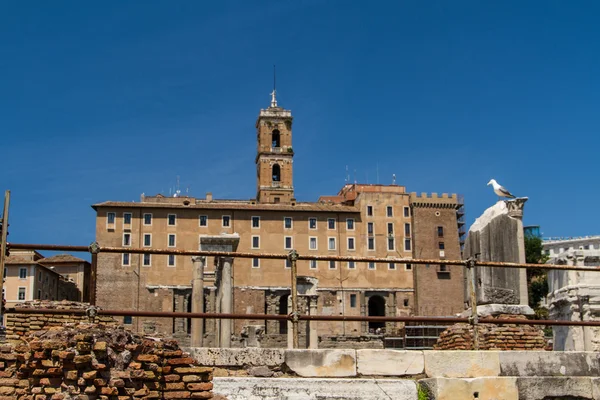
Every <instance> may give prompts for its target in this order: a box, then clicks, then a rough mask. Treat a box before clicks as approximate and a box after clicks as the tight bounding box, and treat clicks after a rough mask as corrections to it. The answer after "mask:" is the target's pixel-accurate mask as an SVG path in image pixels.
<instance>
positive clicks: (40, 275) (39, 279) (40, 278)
mask: <svg viewBox="0 0 600 400" xmlns="http://www.w3.org/2000/svg"><path fill="white" fill-rule="evenodd" d="M4 276H6V273H5V274H4ZM41 281H42V271H40V272H38V282H41Z"/></svg>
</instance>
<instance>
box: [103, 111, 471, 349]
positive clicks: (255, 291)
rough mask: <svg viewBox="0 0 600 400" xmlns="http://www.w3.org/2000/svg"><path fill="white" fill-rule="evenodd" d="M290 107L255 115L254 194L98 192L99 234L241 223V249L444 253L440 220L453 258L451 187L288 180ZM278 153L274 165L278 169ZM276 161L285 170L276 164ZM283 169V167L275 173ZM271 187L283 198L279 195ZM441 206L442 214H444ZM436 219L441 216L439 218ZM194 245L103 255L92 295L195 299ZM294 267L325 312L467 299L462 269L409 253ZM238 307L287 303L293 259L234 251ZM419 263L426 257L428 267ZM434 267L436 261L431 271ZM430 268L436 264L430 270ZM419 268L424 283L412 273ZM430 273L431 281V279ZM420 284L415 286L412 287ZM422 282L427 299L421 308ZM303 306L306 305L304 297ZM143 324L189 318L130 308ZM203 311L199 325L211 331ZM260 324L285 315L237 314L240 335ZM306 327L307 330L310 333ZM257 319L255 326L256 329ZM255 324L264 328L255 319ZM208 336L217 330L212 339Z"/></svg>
mask: <svg viewBox="0 0 600 400" xmlns="http://www.w3.org/2000/svg"><path fill="white" fill-rule="evenodd" d="M291 121H292V117H291V112H289V111H288V110H284V109H282V108H280V107H269V108H268V109H266V110H261V112H260V115H259V118H258V121H257V124H256V130H257V144H258V148H257V156H256V165H257V192H258V194H257V198H256V199H251V200H247V201H243V200H216V199H213V197H212V194H208V195H207V196H206V198H204V199H199V198H192V197H165V196H162V195H157V196H142V199H141V201H140V202H112V201H108V202H104V203H99V204H95V205H94V206H93V207H94V209H95V210H96V211H97V216H96V240H97V241H98V243H99V244H100V245H101V246H114V247H121V246H122V247H136V248H137V247H148V248H153V249H156V248H160V249H163V248H164V249H168V248H176V249H188V250H189V249H198V247H199V243H200V239H201V238H202V237H206V236H218V235H222V234H234V233H236V234H238V235H239V245H238V251H240V252H247V253H256V254H257V256H258V254H259V253H279V254H284V253H288V252H289V251H290V250H291V249H295V250H296V251H297V252H298V253H299V254H300V255H314V256H324V255H331V256H333V255H335V256H361V257H368V256H372V257H381V258H386V257H403V258H411V257H425V255H426V254H428V255H429V254H430V255H431V257H432V258H438V257H439V256H440V253H439V246H440V243H439V242H440V241H439V240H438V238H437V237H436V236H435V235H436V230H435V229H437V227H438V226H439V227H442V228H443V229H444V232H445V235H446V236H445V237H444V240H443V242H444V246H445V248H446V250H445V251H446V255H445V257H447V258H460V238H459V234H458V229H457V227H458V221H457V215H456V213H457V209H458V208H460V206H461V204H460V202H459V200H458V197H457V196H456V195H448V194H442V195H440V196H438V195H437V194H435V193H434V194H431V195H427V194H425V195H420V196H417V195H416V194H410V193H407V192H406V189H405V188H404V187H403V186H399V185H361V184H347V185H345V186H344V187H343V188H342V189H341V190H340V191H339V192H338V194H337V195H335V196H323V197H321V198H320V199H319V201H317V202H297V201H296V200H295V198H294V192H293V181H292V165H293V156H294V153H293V150H292V130H291V126H292V124H291ZM274 163H277V164H278V166H279V169H278V170H277V171H274V170H273V166H274ZM277 172H278V173H279V176H276V175H277ZM275 178H276V179H275ZM275 197H277V198H278V199H277V200H275ZM437 214H440V215H441V216H439V217H438V216H437ZM434 227H435V228H434ZM214 264H215V263H214V258H213V257H207V259H206V267H205V269H204V281H203V285H204V299H205V304H204V310H206V311H207V312H211V311H214V310H216V308H215V307H216V304H215V298H214V296H215V292H214V291H215V290H216V287H215V268H214ZM192 267H193V265H192V260H191V257H184V256H167V255H150V254H106V253H100V254H99V255H98V282H97V303H98V305H100V306H102V307H103V308H106V309H126V310H138V309H139V310H153V311H184V312H186V311H191V304H190V298H191V297H190V296H191V281H192V278H193V276H192V275H193V274H192V271H193V268H192ZM297 267H298V275H299V276H308V277H314V278H317V279H318V281H319V284H318V289H317V298H316V302H317V309H316V313H317V314H321V315H341V314H344V315H372V316H399V315H413V314H425V315H432V314H437V315H440V314H442V315H450V314H453V313H456V312H460V311H462V309H463V303H464V301H463V298H462V292H461V290H460V288H461V287H462V280H463V275H462V271H461V270H460V268H455V269H453V270H452V272H451V273H447V272H445V271H440V272H441V273H438V272H437V269H436V267H435V266H432V267H431V268H429V269H427V271H426V272H423V273H422V274H421V273H420V272H419V275H416V268H415V267H413V266H412V265H411V264H402V265H396V264H393V263H379V264H375V263H367V262H354V263H351V262H331V263H330V262H327V261H315V262H311V261H308V260H300V261H298V263H297ZM232 270H233V286H234V287H233V308H234V309H233V312H235V313H268V314H288V313H289V311H288V307H289V301H288V296H289V294H290V279H291V276H290V268H289V265H288V263H287V261H286V260H271V259H259V258H258V257H257V258H256V259H250V258H239V259H236V260H234V263H233V267H232ZM421 270H424V269H421ZM430 271H434V272H430ZM430 275H431V276H430ZM418 277H421V284H420V285H415V279H417V278H418ZM432 278H433V282H429V281H430V280H432ZM415 288H416V290H417V291H416V292H415ZM419 293H422V296H421V304H422V305H423V306H422V307H419V308H415V303H417V300H416V297H419ZM301 307H302V312H308V308H309V307H306V306H305V305H302V304H301ZM123 322H124V323H126V324H127V326H129V327H131V328H132V329H134V330H137V331H145V332H147V333H150V332H152V331H154V332H158V333H165V334H174V335H175V336H176V337H178V338H179V337H182V338H183V337H184V336H185V335H187V334H188V333H189V329H187V326H189V323H188V325H186V323H184V322H182V321H178V320H176V321H175V322H174V323H173V322H172V321H171V320H170V319H162V320H160V319H152V320H149V319H147V318H133V319H124V321H123ZM213 325H214V321H212V320H207V321H205V322H204V326H205V328H206V329H205V330H204V337H205V338H208V337H209V335H210V334H214V332H215V331H214V329H213V330H212V331H211V327H212V326H213ZM257 325H264V332H262V333H260V332H259V333H258V335H259V336H260V335H262V339H261V340H263V345H268V346H271V345H279V344H281V343H282V341H283V343H285V336H283V337H282V336H281V335H286V330H287V328H286V324H285V322H282V323H281V322H278V321H270V322H264V321H251V320H236V321H235V322H233V335H234V337H235V339H234V342H236V341H237V342H239V343H246V344H247V343H248V339H247V335H248V332H249V329H250V328H246V327H250V326H257ZM316 325H317V331H318V333H319V335H332V336H338V335H351V336H357V337H365V336H366V335H370V334H375V333H378V334H383V333H386V334H396V333H398V332H400V331H401V329H402V327H403V325H402V324H399V323H387V324H384V323H370V324H369V323H361V322H318V323H316ZM304 330H305V327H301V334H302V335H304V334H305V331H304ZM259 331H260V330H259ZM256 332H258V331H256ZM208 340H210V339H208Z"/></svg>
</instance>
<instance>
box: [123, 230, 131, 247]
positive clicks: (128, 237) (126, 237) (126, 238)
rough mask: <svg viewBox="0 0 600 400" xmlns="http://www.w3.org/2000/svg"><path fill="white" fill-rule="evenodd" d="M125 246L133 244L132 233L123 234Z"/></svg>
mask: <svg viewBox="0 0 600 400" xmlns="http://www.w3.org/2000/svg"><path fill="white" fill-rule="evenodd" d="M123 246H131V233H124V234H123Z"/></svg>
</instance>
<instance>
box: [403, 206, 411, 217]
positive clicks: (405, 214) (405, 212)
mask: <svg viewBox="0 0 600 400" xmlns="http://www.w3.org/2000/svg"><path fill="white" fill-rule="evenodd" d="M404 217H405V218H408V217H410V208H408V207H404Z"/></svg>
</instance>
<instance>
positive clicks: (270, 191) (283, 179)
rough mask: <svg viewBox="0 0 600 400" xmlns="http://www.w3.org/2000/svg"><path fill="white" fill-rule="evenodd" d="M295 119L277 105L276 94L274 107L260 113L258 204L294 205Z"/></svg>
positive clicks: (258, 134)
mask: <svg viewBox="0 0 600 400" xmlns="http://www.w3.org/2000/svg"><path fill="white" fill-rule="evenodd" d="M292 119H293V118H292V112H291V111H290V110H285V109H283V108H282V107H279V106H278V105H277V99H276V92H275V90H273V92H272V93H271V106H270V107H269V108H267V109H263V110H260V114H259V115H258V119H257V120H256V140H257V144H258V148H257V153H256V176H257V182H256V183H257V190H256V192H257V193H256V199H257V201H258V202H259V203H292V202H294V201H295V199H294V185H293V178H292V169H293V162H294V151H293V149H292Z"/></svg>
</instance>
